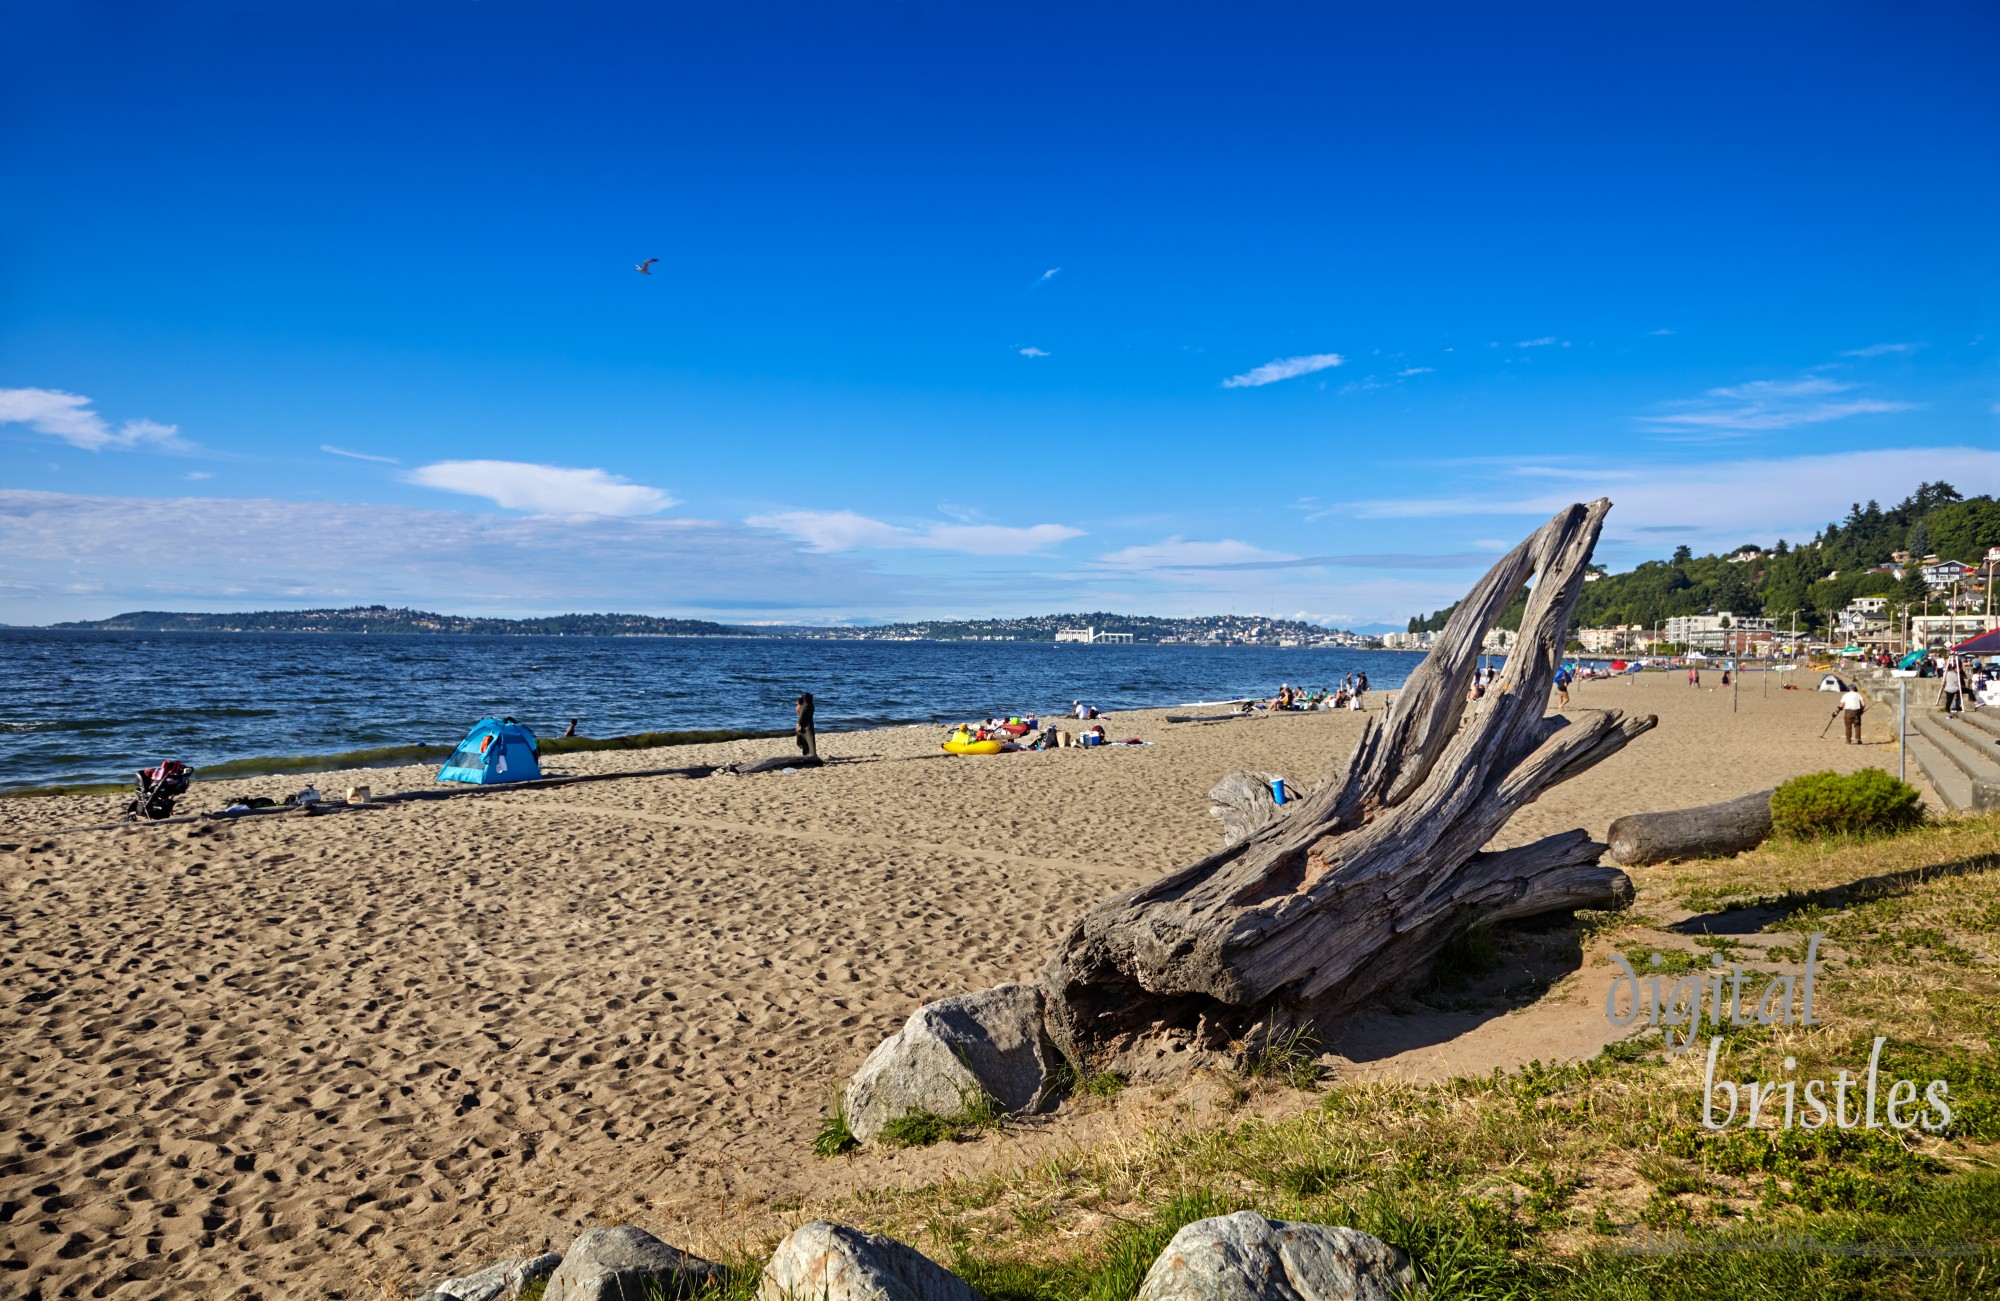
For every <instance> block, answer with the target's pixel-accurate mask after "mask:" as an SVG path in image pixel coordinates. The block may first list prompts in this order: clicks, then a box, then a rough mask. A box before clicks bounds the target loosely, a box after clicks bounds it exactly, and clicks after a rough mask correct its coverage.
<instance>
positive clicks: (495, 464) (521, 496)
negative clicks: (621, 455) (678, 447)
mask: <svg viewBox="0 0 2000 1301" xmlns="http://www.w3.org/2000/svg"><path fill="white" fill-rule="evenodd" d="M404 478H405V479H407V480H408V481H409V482H411V483H415V484H421V485H423V486H424V487H426V488H437V489H440V490H442V491H445V492H458V493H464V494H465V495H466V496H468V497H484V498H486V499H487V500H489V501H492V502H494V503H496V504H498V505H501V506H504V507H506V508H507V509H508V510H525V511H533V512H535V513H536V514H542V515H651V514H653V513H654V512H656V511H663V510H665V509H666V508H667V507H669V506H672V505H673V504H674V499H673V498H672V497H671V496H669V495H668V494H667V493H665V492H662V491H661V490H660V489H658V488H649V487H647V486H646V485H645V484H642V483H633V482H632V481H631V480H630V479H627V478H625V477H624V476H622V475H616V474H607V473H605V472H604V471H603V470H584V469H575V468H572V467H570V466H564V465H536V464H534V463H532V462H528V461H438V462H436V463H434V464H431V465H420V466H418V467H417V468H416V469H414V470H411V471H410V472H409V473H408V474H407V475H405V476H404Z"/></svg>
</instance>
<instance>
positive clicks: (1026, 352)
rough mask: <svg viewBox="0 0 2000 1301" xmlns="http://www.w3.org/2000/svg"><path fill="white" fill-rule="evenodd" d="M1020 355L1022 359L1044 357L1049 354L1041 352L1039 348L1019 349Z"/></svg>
mask: <svg viewBox="0 0 2000 1301" xmlns="http://www.w3.org/2000/svg"><path fill="white" fill-rule="evenodd" d="M1021 355H1022V356H1023V357H1046V356H1048V355H1049V354H1048V353H1046V352H1044V351H1042V350H1041V349H1040V348H1023V349H1021Z"/></svg>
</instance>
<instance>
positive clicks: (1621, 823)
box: [1606, 791, 1771, 867]
mask: <svg viewBox="0 0 2000 1301" xmlns="http://www.w3.org/2000/svg"><path fill="white" fill-rule="evenodd" d="M1610 836H1611V852H1610V853H1609V854H1608V855H1606V857H1608V858H1609V859H1610V860H1611V861H1612V862H1614V863H1618V864H1621V865H1623V866H1625V867H1640V866H1644V865H1645V864H1648V863H1670V862H1673V861H1675V860H1676V859H1686V858H1721V857H1723V856H1724V855H1727V854H1740V853H1742V852H1743V851H1744V850H1746V849H1755V848H1756V847H1757V846H1759V845H1761V844H1763V843H1764V842H1765V841H1766V840H1769V839H1770V838H1771V792H1770V791H1758V792H1757V793H1756V794H1754V795H1745V796H1743V797H1742V798H1741V799H1734V800H1724V801H1722V802H1721V803H1720V804H1703V805H1701V806H1700V807H1698V808H1692V809H1669V810H1668V811H1667V812H1665V813H1628V814H1626V815H1625V816H1624V817H1622V818H1620V819H1618V821H1616V822H1614V823H1612V824H1611V832H1610Z"/></svg>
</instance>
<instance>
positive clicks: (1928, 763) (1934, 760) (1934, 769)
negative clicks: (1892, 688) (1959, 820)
mask: <svg viewBox="0 0 2000 1301" xmlns="http://www.w3.org/2000/svg"><path fill="white" fill-rule="evenodd" d="M1905 743H1906V744H1907V745H1908V746H1909V757H1910V762H1911V763H1912V764H1914V765H1916V767H1917V768H1918V769H1920V770H1921V771H1922V772H1923V774H1924V779H1925V780H1926V781H1928V782H1930V784H1931V789H1932V790H1934V791H1936V792H1937V797H1938V798H1939V799H1940V800H1942V801H1944V804H1945V807H1946V808H1948V809H1950V810H1952V811H1953V812H1955V813H1969V812H1971V811H1972V803H1973V795H1974V792H1973V789H1972V778H1970V777H1968V776H1966V775H1965V774H1964V773H1963V772H1960V771H1959V768H1958V765H1957V764H1955V763H1953V762H1952V761H1951V760H1949V759H1947V758H1945V756H1944V752H1943V751H1942V750H1940V749H1938V748H1937V747H1936V746H1935V745H1933V744H1931V742H1930V740H1929V739H1928V738H1926V737H1925V736H1924V735H1923V733H1921V732H1917V731H1912V732H1911V733H1910V734H1909V736H1908V737H1907V738H1906V739H1905Z"/></svg>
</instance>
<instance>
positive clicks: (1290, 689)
mask: <svg viewBox="0 0 2000 1301" xmlns="http://www.w3.org/2000/svg"><path fill="white" fill-rule="evenodd" d="M1367 694H1368V675H1367V674H1366V673H1347V674H1343V675H1342V676H1341V679H1340V682H1339V684H1338V685H1336V686H1331V687H1321V688H1320V689H1319V690H1318V691H1314V692H1307V691H1306V690H1305V688H1303V687H1294V686H1292V684H1291V683H1289V682H1286V683H1281V684H1279V686H1278V694H1277V695H1275V696H1273V697H1272V698H1271V699H1269V700H1247V701H1245V702H1244V703H1243V705H1242V706H1241V712H1242V713H1246V714H1247V713H1249V712H1250V711H1251V710H1253V709H1270V710H1278V709H1284V710H1312V709H1356V710H1358V709H1361V708H1363V705H1362V698H1363V697H1365V696H1366V695H1367Z"/></svg>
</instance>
